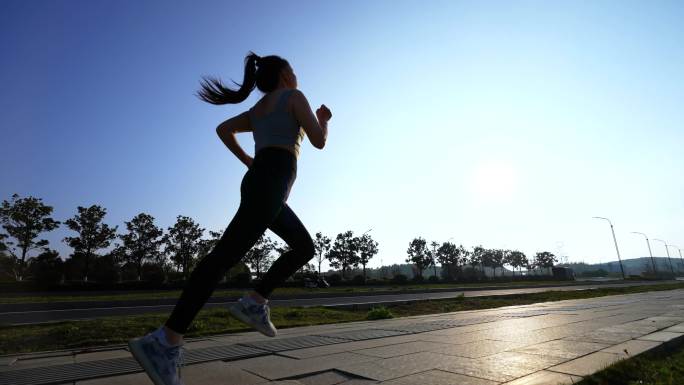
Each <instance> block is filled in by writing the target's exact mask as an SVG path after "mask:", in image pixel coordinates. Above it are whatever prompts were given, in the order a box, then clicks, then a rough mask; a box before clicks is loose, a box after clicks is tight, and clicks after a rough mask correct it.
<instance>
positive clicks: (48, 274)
mask: <svg viewBox="0 0 684 385" xmlns="http://www.w3.org/2000/svg"><path fill="white" fill-rule="evenodd" d="M63 271H64V262H62V260H61V259H60V258H59V254H58V253H57V252H56V251H54V250H50V251H46V252H43V253H41V254H40V255H39V256H37V257H35V258H31V259H30V260H29V274H31V275H32V276H33V279H34V281H35V282H36V283H37V284H38V285H39V286H43V287H46V286H52V285H55V284H57V283H59V282H60V281H61V280H62V272H63Z"/></svg>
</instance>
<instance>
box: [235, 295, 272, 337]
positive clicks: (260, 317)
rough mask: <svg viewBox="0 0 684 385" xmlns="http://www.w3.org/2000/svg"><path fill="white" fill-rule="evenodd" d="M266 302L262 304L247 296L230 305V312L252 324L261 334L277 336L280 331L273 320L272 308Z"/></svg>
mask: <svg viewBox="0 0 684 385" xmlns="http://www.w3.org/2000/svg"><path fill="white" fill-rule="evenodd" d="M266 303H268V302H266ZM266 303H263V304H260V303H257V302H256V301H254V300H253V299H252V298H250V297H247V296H245V297H242V298H240V299H239V300H238V301H237V303H235V304H233V305H232V306H231V307H230V314H232V315H233V317H235V318H237V319H239V320H240V321H242V322H244V323H246V324H247V325H250V326H252V327H253V328H255V329H256V330H258V331H259V332H260V333H261V334H264V335H267V336H269V337H275V336H276V334H277V333H278V331H277V330H276V328H275V326H273V323H272V322H271V309H269V307H268V305H267V304H266Z"/></svg>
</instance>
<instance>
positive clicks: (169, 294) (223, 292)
mask: <svg viewBox="0 0 684 385" xmlns="http://www.w3.org/2000/svg"><path fill="white" fill-rule="evenodd" d="M573 284H574V282H571V283H568V282H563V281H520V282H485V283H468V284H451V283H437V284H416V285H388V286H338V287H330V288H327V289H307V288H303V287H301V288H300V287H290V288H286V287H282V288H278V289H276V290H275V291H274V292H273V294H274V295H275V296H278V295H299V294H323V293H331V294H335V293H372V292H378V291H383V292H384V291H390V292H391V291H402V290H428V289H451V288H454V289H457V288H463V287H474V288H477V287H491V286H497V285H502V286H506V287H511V288H514V287H518V286H522V287H526V286H538V285H557V286H566V285H567V286H571V285H573ZM587 284H592V282H587ZM180 293H181V291H180V290H163V291H156V292H149V291H145V292H131V293H121V294H88V295H60V294H51V295H43V296H32V295H30V294H29V295H23V294H19V295H17V294H15V295H6V296H4V297H3V296H0V304H13V303H46V302H74V301H128V300H134V299H163V298H178V297H179V296H180ZM242 294H244V290H238V289H219V290H216V291H214V294H213V297H235V296H241V295H242Z"/></svg>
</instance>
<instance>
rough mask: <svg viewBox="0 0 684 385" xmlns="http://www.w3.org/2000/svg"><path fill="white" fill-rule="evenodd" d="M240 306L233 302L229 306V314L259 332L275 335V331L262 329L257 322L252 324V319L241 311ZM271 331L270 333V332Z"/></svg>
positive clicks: (268, 335)
mask: <svg viewBox="0 0 684 385" xmlns="http://www.w3.org/2000/svg"><path fill="white" fill-rule="evenodd" d="M241 308H242V306H240V305H238V304H233V305H232V306H231V307H230V314H232V315H233V317H235V318H237V319H238V320H239V321H241V322H243V323H246V324H247V325H249V326H251V327H253V328H254V329H256V331H258V332H259V333H261V334H263V335H265V336H267V337H275V336H276V334H277V333H272V332H271V331H270V330H262V329H261V328H260V327H259V325H258V324H254V323H253V322H252V319H251V318H249V316H247V315H245V313H243V312H242V309H241ZM271 333H272V334H271Z"/></svg>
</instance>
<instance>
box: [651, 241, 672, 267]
mask: <svg viewBox="0 0 684 385" xmlns="http://www.w3.org/2000/svg"><path fill="white" fill-rule="evenodd" d="M653 240H654V241H658V242H662V243H663V245H665V252H666V253H667V260H668V261H670V270H672V274H674V273H675V272H674V267H672V258H670V249H668V248H667V246H669V245H668V244H667V242H665V241H663V240H662V239H655V238H653Z"/></svg>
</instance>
